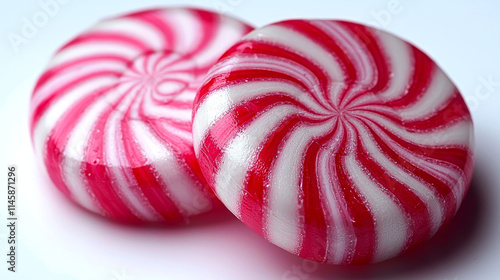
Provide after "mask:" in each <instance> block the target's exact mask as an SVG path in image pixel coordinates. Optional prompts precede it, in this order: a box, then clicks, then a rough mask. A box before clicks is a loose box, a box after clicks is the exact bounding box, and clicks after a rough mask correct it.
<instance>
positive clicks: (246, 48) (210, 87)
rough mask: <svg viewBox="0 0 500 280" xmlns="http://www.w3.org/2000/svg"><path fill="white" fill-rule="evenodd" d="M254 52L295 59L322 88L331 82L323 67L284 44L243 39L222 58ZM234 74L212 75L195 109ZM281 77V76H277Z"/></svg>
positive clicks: (199, 93) (196, 102)
mask: <svg viewBox="0 0 500 280" xmlns="http://www.w3.org/2000/svg"><path fill="white" fill-rule="evenodd" d="M253 54H265V55H268V56H274V57H275V58H276V59H279V60H283V59H285V60H289V61H293V62H294V63H296V64H299V65H302V66H303V67H305V68H306V69H307V70H309V71H310V72H312V73H313V74H314V75H315V76H316V78H317V79H318V84H319V85H320V87H321V88H326V87H327V86H328V84H329V80H330V78H329V77H328V76H327V75H326V73H324V71H323V69H322V68H320V67H319V66H318V65H316V64H314V63H312V62H311V61H310V60H309V59H307V58H305V57H303V56H301V55H298V54H296V53H293V52H291V51H289V50H287V49H285V48H284V47H283V46H280V45H275V44H272V43H264V42H249V41H243V42H240V43H237V44H236V45H234V46H233V47H231V48H230V49H229V50H228V51H227V52H226V53H225V54H224V55H223V56H222V57H221V58H220V60H219V61H220V62H219V63H222V60H225V59H229V58H230V57H232V56H236V57H239V56H249V55H250V56H251V55H253ZM231 75H233V74H232V73H220V74H216V75H211V76H210V79H209V80H207V81H206V82H205V83H204V84H203V85H201V86H200V89H199V91H198V94H197V96H196V98H195V102H194V104H195V106H194V111H195V112H196V111H197V110H198V107H199V105H200V104H201V103H202V102H203V101H204V99H205V97H206V95H207V94H208V93H210V92H212V91H214V90H216V89H218V88H221V87H225V86H227V83H226V82H227V78H228V77H230V76H231ZM277 78H279V77H277Z"/></svg>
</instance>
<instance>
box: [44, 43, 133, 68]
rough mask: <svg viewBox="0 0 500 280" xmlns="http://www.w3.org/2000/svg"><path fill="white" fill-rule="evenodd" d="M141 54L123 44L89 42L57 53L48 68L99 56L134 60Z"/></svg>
mask: <svg viewBox="0 0 500 280" xmlns="http://www.w3.org/2000/svg"><path fill="white" fill-rule="evenodd" d="M140 53H141V50H140V49H138V48H135V47H132V46H130V45H125V44H123V43H110V42H96V41H92V42H87V43H82V44H77V45H74V46H71V47H68V48H66V49H64V50H62V51H61V52H59V53H57V55H56V56H54V58H52V60H51V61H50V62H49V65H48V67H47V68H53V67H56V66H58V65H60V64H62V63H68V62H70V61H72V60H76V59H81V58H85V57H93V56H98V55H113V56H120V57H123V58H124V59H129V60H132V59H133V58H135V57H136V56H137V55H139V54H140Z"/></svg>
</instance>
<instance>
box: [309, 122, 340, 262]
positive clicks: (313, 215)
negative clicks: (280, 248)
mask: <svg viewBox="0 0 500 280" xmlns="http://www.w3.org/2000/svg"><path fill="white" fill-rule="evenodd" d="M338 124H339V122H338V121H337V122H336V123H335V126H333V127H332V129H331V131H330V132H329V133H327V134H326V135H324V136H323V137H321V138H318V139H316V140H313V141H312V142H311V143H310V145H309V147H308V148H307V149H306V153H305V155H306V156H305V158H304V161H303V163H302V168H303V172H302V178H301V186H302V195H299V196H300V197H303V203H302V207H301V208H302V209H303V210H302V211H303V215H304V227H303V229H302V233H301V237H302V245H301V250H300V254H299V255H300V256H301V257H303V258H306V259H309V260H314V261H316V262H325V261H327V253H328V251H327V246H328V245H327V244H329V243H330V240H328V229H329V228H330V224H329V223H331V221H332V220H331V217H329V213H330V212H329V211H328V210H325V209H326V208H328V207H330V206H329V205H328V204H327V203H326V199H325V198H324V197H323V194H322V193H321V192H320V189H322V188H323V187H330V186H322V185H321V184H320V182H319V180H318V177H319V174H318V170H317V167H318V158H319V152H320V150H321V149H322V148H323V147H324V145H325V144H326V143H327V142H328V141H331V140H332V139H331V138H332V137H333V135H334V134H335V132H336V130H337V128H338ZM327 219H328V221H327Z"/></svg>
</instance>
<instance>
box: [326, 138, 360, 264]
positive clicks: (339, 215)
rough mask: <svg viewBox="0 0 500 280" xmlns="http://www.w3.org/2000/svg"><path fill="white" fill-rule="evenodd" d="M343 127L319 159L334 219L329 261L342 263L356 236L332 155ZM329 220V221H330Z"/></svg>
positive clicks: (329, 239) (332, 221) (330, 210)
mask: <svg viewBox="0 0 500 280" xmlns="http://www.w3.org/2000/svg"><path fill="white" fill-rule="evenodd" d="M342 131H343V130H342V129H339V128H337V129H336V132H335V135H333V136H332V137H331V139H332V140H331V141H330V142H329V143H327V144H326V145H325V147H327V148H324V149H322V150H321V152H320V154H319V159H318V176H319V181H320V191H321V193H322V194H323V196H324V199H325V200H326V203H327V204H326V205H328V206H329V208H327V210H328V212H329V214H330V216H331V218H332V220H331V223H332V225H333V226H332V227H329V230H328V236H329V238H328V240H327V241H328V244H327V247H328V251H327V252H328V255H327V259H326V261H327V262H330V263H341V262H342V261H343V260H344V259H345V258H346V257H347V250H348V248H349V244H348V243H349V240H351V239H352V238H355V237H354V236H353V235H354V231H353V229H352V226H351V223H350V222H349V223H346V221H350V220H351V218H350V216H349V212H348V210H347V207H346V203H345V200H344V198H343V194H341V192H340V188H341V187H340V184H339V182H338V180H336V179H334V178H337V174H336V170H335V168H334V164H332V157H333V156H335V153H336V151H338V145H339V144H340V140H341V139H342V137H343V135H342ZM328 222H329V221H327V223H328Z"/></svg>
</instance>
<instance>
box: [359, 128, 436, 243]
mask: <svg viewBox="0 0 500 280" xmlns="http://www.w3.org/2000/svg"><path fill="white" fill-rule="evenodd" d="M352 121H353V122H357V121H355V120H354V119H353V120H352ZM356 126H357V127H358V129H359V130H360V136H361V140H362V143H363V146H364V147H365V148H366V150H367V151H368V153H369V155H370V156H371V157H373V159H374V160H375V161H376V162H377V163H378V164H379V165H380V166H381V167H382V168H383V169H385V171H386V172H387V173H388V174H390V177H391V178H393V179H394V180H397V181H398V182H400V183H402V184H403V185H405V186H406V187H408V188H409V189H411V190H412V191H413V193H414V194H416V195H417V196H418V197H419V198H420V199H421V200H422V201H423V202H424V203H425V205H426V207H427V209H428V211H429V214H430V217H431V221H430V222H431V232H432V233H434V232H436V230H437V229H438V228H439V226H440V225H441V222H442V219H443V213H444V205H443V204H442V203H441V202H440V201H439V199H438V198H437V197H436V195H435V194H434V192H433V191H432V190H431V189H429V186H427V185H425V184H422V183H421V182H420V181H419V180H417V179H415V178H414V177H413V176H410V175H409V174H408V173H407V172H406V171H405V170H403V169H401V168H399V166H397V165H396V164H395V163H394V162H392V161H391V160H390V159H388V158H387V157H386V156H385V154H383V153H382V152H381V151H380V150H379V149H378V148H377V145H376V144H375V143H374V142H373V139H371V138H370V137H369V136H368V135H370V133H369V132H368V131H367V130H366V129H365V128H364V126H362V125H360V124H359V123H357V125H356Z"/></svg>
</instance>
